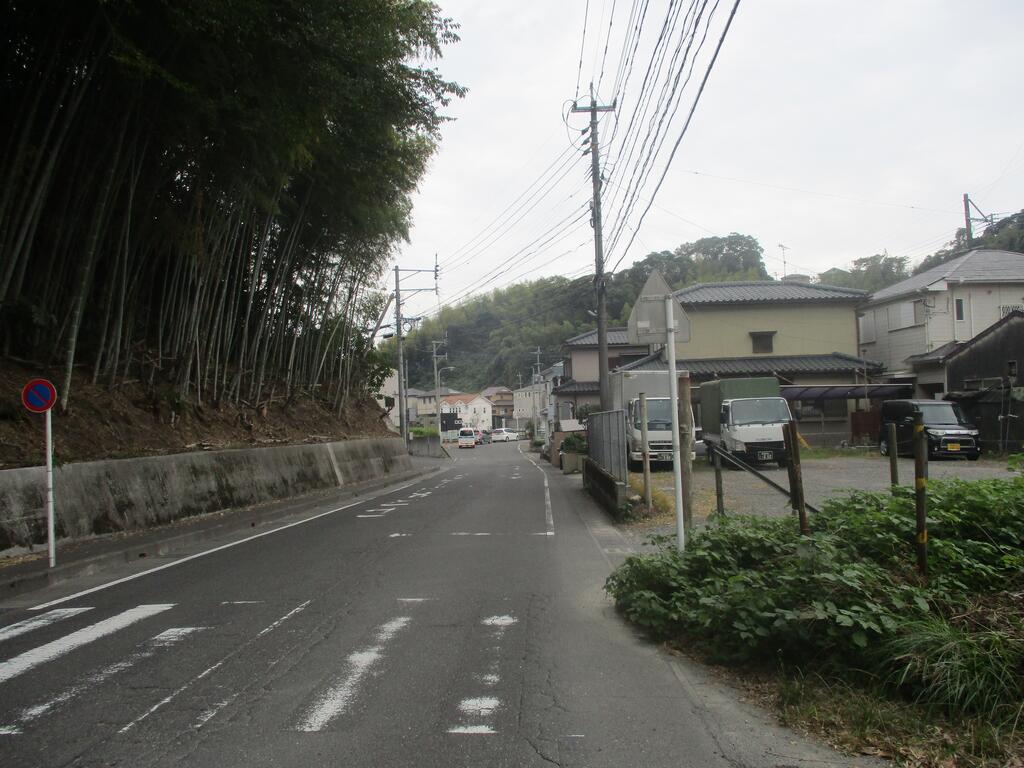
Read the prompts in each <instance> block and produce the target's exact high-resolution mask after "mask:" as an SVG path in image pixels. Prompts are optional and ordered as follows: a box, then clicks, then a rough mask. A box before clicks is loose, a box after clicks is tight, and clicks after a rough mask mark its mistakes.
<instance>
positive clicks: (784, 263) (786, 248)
mask: <svg viewBox="0 0 1024 768" xmlns="http://www.w3.org/2000/svg"><path fill="white" fill-rule="evenodd" d="M779 250H780V251H782V276H783V277H785V276H786V251H788V250H789V246H788V245H783V244H782V243H779Z"/></svg>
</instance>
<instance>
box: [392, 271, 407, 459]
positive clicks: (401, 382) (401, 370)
mask: <svg viewBox="0 0 1024 768" xmlns="http://www.w3.org/2000/svg"><path fill="white" fill-rule="evenodd" d="M398 272H399V270H398V265H397V264H395V338H396V339H397V340H398V432H399V434H400V435H401V436H402V439H403V440H408V439H409V424H408V421H409V415H408V413H407V412H406V410H405V360H404V358H403V355H402V286H401V278H400V276H399V274H398Z"/></svg>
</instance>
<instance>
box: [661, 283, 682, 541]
mask: <svg viewBox="0 0 1024 768" xmlns="http://www.w3.org/2000/svg"><path fill="white" fill-rule="evenodd" d="M665 351H666V352H667V353H668V396H669V400H670V404H669V406H670V410H671V411H672V490H673V491H674V492H675V505H676V548H677V549H678V550H679V551H680V552H682V551H683V550H684V549H686V531H685V529H684V526H683V462H682V452H681V451H680V450H679V381H678V380H677V379H676V318H675V313H674V312H673V311H672V294H671V293H670V294H668V295H666V296H665Z"/></svg>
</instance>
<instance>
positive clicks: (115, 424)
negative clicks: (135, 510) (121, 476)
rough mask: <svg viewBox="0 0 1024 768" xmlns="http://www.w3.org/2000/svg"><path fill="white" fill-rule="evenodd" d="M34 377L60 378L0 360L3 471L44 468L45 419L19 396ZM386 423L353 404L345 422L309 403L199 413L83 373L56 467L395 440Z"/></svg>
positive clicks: (57, 432)
mask: <svg viewBox="0 0 1024 768" xmlns="http://www.w3.org/2000/svg"><path fill="white" fill-rule="evenodd" d="M35 376H43V377H46V378H49V379H50V380H51V381H53V382H54V383H55V384H57V383H58V382H59V381H60V374H59V371H57V370H46V369H43V368H37V367H31V366H27V365H25V364H22V363H16V362H12V361H11V360H9V359H3V358H0V469H11V468H13V467H21V466H33V465H38V464H43V463H44V461H45V459H44V456H43V451H44V434H43V429H44V427H43V417H42V416H37V415H34V414H31V413H29V412H28V411H26V410H25V409H24V408H23V407H22V405H21V388H22V387H23V386H24V384H25V382H27V381H28V380H29V379H31V378H33V377H35ZM383 416H384V413H383V411H382V410H381V409H380V407H379V406H378V405H377V404H376V403H375V402H374V401H373V400H371V399H365V400H362V401H359V402H354V403H351V404H350V405H349V407H348V408H347V409H346V410H345V412H344V413H343V414H342V416H341V418H337V417H336V416H335V414H334V413H332V411H331V409H330V407H327V406H325V405H324V404H322V403H320V402H319V401H314V400H311V399H309V398H300V399H296V400H295V401H294V402H293V403H291V404H290V405H288V406H287V407H286V405H285V403H284V402H283V398H275V399H274V401H273V402H271V404H270V405H269V407H268V408H267V409H266V411H265V412H259V413H258V412H256V411H255V410H254V409H252V408H249V407H246V406H241V405H240V406H235V405H233V404H230V403H225V404H222V405H221V407H220V408H215V407H213V406H212V405H206V406H204V407H203V408H196V407H195V406H194V405H190V404H183V405H176V404H174V403H173V400H172V397H171V396H170V395H169V394H168V393H159V392H158V393H150V392H147V390H146V388H145V387H143V386H142V385H141V384H139V383H129V384H127V385H125V386H123V387H121V388H120V389H119V390H117V391H115V392H111V391H108V390H107V389H106V388H104V387H97V386H93V385H92V384H90V383H89V376H88V375H87V374H86V373H85V372H82V373H80V374H79V375H78V376H76V380H75V381H74V384H73V389H72V398H71V408H70V409H69V412H68V413H66V414H61V413H60V411H59V408H55V409H54V412H53V433H54V461H55V462H56V463H58V464H60V463H66V462H73V461H90V460H94V459H111V458H128V457H132V456H154V455H158V454H165V453H181V452H183V451H192V450H213V449H217V448H245V447H253V446H260V445H273V444H287V443H304V442H322V441H328V440H345V439H349V438H354V437H386V436H393V435H394V433H393V432H391V431H390V430H389V429H388V428H387V426H386V422H385V420H384V418H383Z"/></svg>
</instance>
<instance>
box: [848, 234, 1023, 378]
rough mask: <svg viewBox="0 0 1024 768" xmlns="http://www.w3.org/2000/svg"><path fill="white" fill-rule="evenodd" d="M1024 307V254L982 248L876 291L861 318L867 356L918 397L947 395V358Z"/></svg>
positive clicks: (862, 342) (862, 346)
mask: <svg viewBox="0 0 1024 768" xmlns="http://www.w3.org/2000/svg"><path fill="white" fill-rule="evenodd" d="M1022 309H1024V253H1015V252H1013V251H1000V250H993V249H984V248H978V249H975V250H972V251H968V252H967V253H965V254H963V255H962V256H958V257H956V258H955V259H952V260H950V261H947V262H946V263H945V264H939V265H938V266H937V267H932V268H931V269H929V270H926V271H924V272H922V273H920V274H918V275H914V276H913V277H909V278H907V279H906V280H903V281H901V282H899V283H896V284H895V285H890V286H889V287H888V288H883V289H882V290H880V291H876V292H875V293H873V294H872V295H871V296H870V297H869V299H868V300H867V301H866V302H865V303H864V304H863V305H862V306H861V308H860V310H859V312H858V316H859V318H858V322H859V341H860V354H861V355H862V356H864V357H870V358H872V359H873V360H878V361H879V362H881V363H882V364H884V365H885V368H886V375H887V377H888V378H889V379H890V380H892V381H895V382H904V383H907V384H911V385H913V387H914V392H915V395H916V396H918V397H939V396H941V394H942V393H943V392H944V391H946V369H945V360H946V358H947V357H949V356H950V354H951V353H953V352H954V351H955V350H956V349H957V348H958V347H959V346H961V345H963V344H964V343H965V342H968V341H970V340H971V339H973V338H974V337H975V336H977V335H979V334H980V333H981V332H982V331H984V330H985V329H986V328H990V327H992V326H993V325H994V324H996V323H997V322H999V321H1000V320H1001V319H1002V318H1004V317H1006V316H1007V315H1009V314H1011V313H1012V312H1015V311H1017V310H1022Z"/></svg>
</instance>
